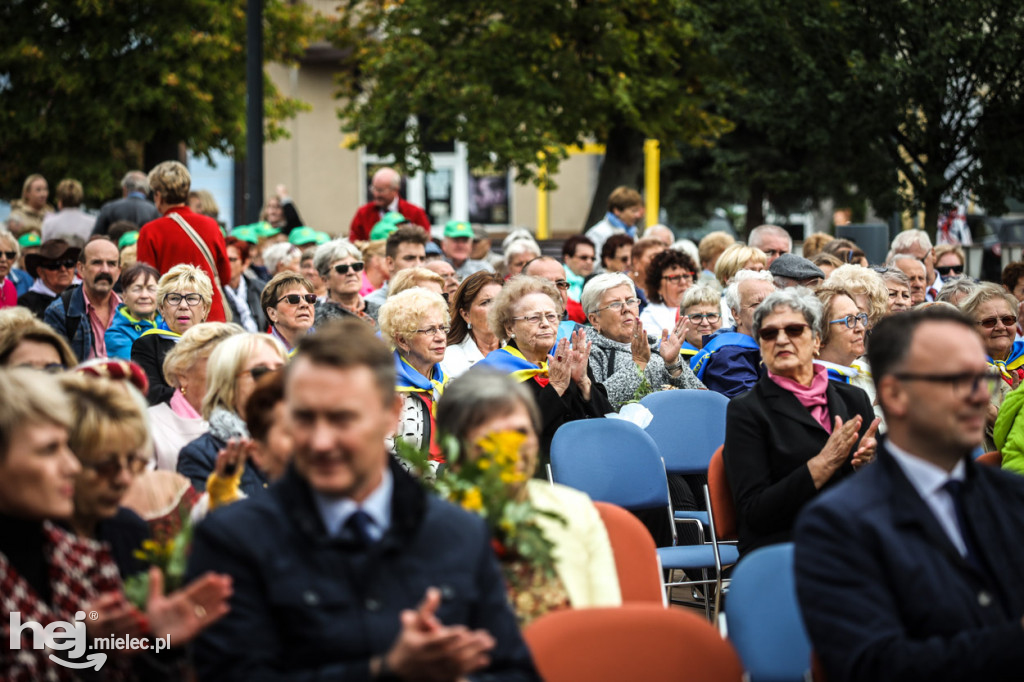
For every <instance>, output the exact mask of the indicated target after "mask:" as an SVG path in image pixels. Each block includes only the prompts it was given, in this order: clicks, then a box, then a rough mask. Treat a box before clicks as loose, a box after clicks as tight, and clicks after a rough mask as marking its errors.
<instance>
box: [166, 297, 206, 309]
mask: <svg viewBox="0 0 1024 682" xmlns="http://www.w3.org/2000/svg"><path fill="white" fill-rule="evenodd" d="M182 301H184V302H185V304H186V305H188V307H189V308H195V307H196V306H197V305H199V304H200V303H202V302H203V297H202V295H200V294H167V296H165V297H164V303H166V304H168V305H172V306H174V305H181V302H182Z"/></svg>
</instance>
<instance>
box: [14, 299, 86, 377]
mask: <svg viewBox="0 0 1024 682" xmlns="http://www.w3.org/2000/svg"><path fill="white" fill-rule="evenodd" d="M11 310H12V312H13V311H14V310H24V309H23V308H22V309H11ZM28 317H30V318H31V319H23V320H16V321H14V322H13V323H12V324H10V325H5V326H4V328H3V329H2V330H0V367H30V368H32V369H40V370H45V371H48V372H60V371H62V370H65V369H68V368H70V367H74V366H75V365H76V364H77V363H78V361H77V360H76V359H75V354H74V353H73V352H72V351H71V346H69V345H68V342H67V341H66V340H65V339H64V337H63V336H61V335H60V334H58V333H57V332H55V331H53V327H51V326H50V325H48V324H45V323H43V322H40V321H39V320H37V319H36V318H35V317H33V316H32V315H31V313H28Z"/></svg>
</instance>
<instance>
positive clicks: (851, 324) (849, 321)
mask: <svg viewBox="0 0 1024 682" xmlns="http://www.w3.org/2000/svg"><path fill="white" fill-rule="evenodd" d="M858 322H860V326H862V327H864V328H865V329H867V328H868V314H867V313H857V314H856V315H847V316H846V317H837V318H836V319H834V320H829V321H828V323H829V324H845V325H846V327H847V328H848V329H855V328H856V327H857V323H858Z"/></svg>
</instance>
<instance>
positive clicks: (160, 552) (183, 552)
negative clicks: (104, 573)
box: [124, 510, 193, 611]
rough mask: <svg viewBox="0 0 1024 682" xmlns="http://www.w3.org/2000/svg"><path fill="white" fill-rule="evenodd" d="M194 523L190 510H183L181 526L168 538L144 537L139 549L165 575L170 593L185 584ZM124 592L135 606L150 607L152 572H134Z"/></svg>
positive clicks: (138, 554) (139, 556) (138, 555)
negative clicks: (150, 538)
mask: <svg viewBox="0 0 1024 682" xmlns="http://www.w3.org/2000/svg"><path fill="white" fill-rule="evenodd" d="M192 530H193V523H192V520H191V518H190V517H189V514H188V511H187V510H182V519H181V529H180V530H179V531H178V533H177V534H176V535H174V536H172V537H168V538H166V539H164V540H160V539H153V540H143V542H142V547H141V548H139V549H137V550H135V558H136V559H139V560H140V561H144V562H145V563H147V564H149V566H156V567H157V568H159V569H160V571H161V572H162V573H163V574H164V590H165V592H167V593H170V592H173V591H174V590H176V589H178V588H179V587H182V586H183V585H184V584H185V569H186V568H187V563H188V550H189V548H190V547H191V546H192ZM124 593H125V595H126V596H127V597H128V601H130V602H131V603H132V604H134V605H135V606H137V607H139V608H140V609H141V610H143V611H145V610H146V601H147V600H148V599H149V571H148V570H145V571H142V572H140V573H136V574H135V575H130V576H128V577H127V578H125V580H124Z"/></svg>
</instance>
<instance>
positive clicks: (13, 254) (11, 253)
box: [0, 251, 18, 260]
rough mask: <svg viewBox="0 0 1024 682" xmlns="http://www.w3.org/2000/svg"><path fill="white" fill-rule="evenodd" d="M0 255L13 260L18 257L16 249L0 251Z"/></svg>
mask: <svg viewBox="0 0 1024 682" xmlns="http://www.w3.org/2000/svg"><path fill="white" fill-rule="evenodd" d="M0 256H3V257H4V258H6V259H7V260H14V259H15V258H17V257H18V252H17V251H0Z"/></svg>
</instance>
